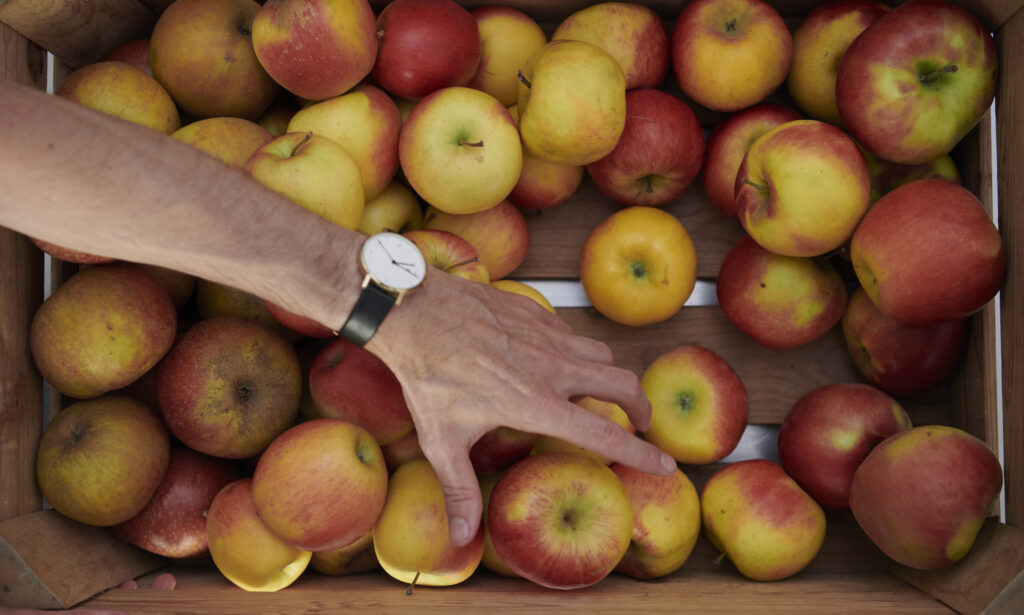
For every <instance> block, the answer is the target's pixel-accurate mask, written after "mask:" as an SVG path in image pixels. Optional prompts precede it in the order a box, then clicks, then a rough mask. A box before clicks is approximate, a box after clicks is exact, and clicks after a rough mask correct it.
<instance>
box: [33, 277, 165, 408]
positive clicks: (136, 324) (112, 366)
mask: <svg viewBox="0 0 1024 615" xmlns="http://www.w3.org/2000/svg"><path fill="white" fill-rule="evenodd" d="M177 321H178V315H177V312H176V311H175V309H174V304H173V303H171V298H170V296H169V295H168V294H167V291H166V290H164V288H163V287H162V286H160V284H158V283H157V281H156V280H154V279H153V278H152V277H151V276H150V275H149V274H148V273H146V272H145V271H143V270H142V269H141V268H140V267H138V266H137V265H133V264H131V263H121V262H118V263H111V264H108V265H93V266H91V267H88V268H86V269H82V270H79V271H78V273H75V274H74V275H72V276H71V277H70V278H68V279H67V280H66V281H65V282H64V284H62V285H61V286H60V287H58V288H57V290H55V291H53V293H52V294H51V295H50V296H49V297H48V298H47V299H46V301H44V302H43V304H42V305H40V306H39V308H38V309H37V310H36V312H35V314H34V315H33V316H32V323H31V325H30V327H29V346H30V349H31V351H32V358H33V359H34V361H35V365H36V367H37V368H38V369H39V372H40V373H41V374H42V376H43V378H45V379H46V380H47V381H48V382H49V383H50V384H51V385H53V386H54V388H56V389H57V390H58V391H60V392H61V393H63V394H64V395H68V396H70V397H74V398H77V399H88V398H91V397H98V396H99V395H102V394H103V393H106V392H108V391H113V390H115V389H120V388H122V387H124V386H127V385H128V384H130V383H132V382H133V381H135V380H136V379H138V378H139V377H140V376H142V375H143V374H145V373H146V372H147V371H149V370H150V368H152V367H153V366H154V365H156V363H157V361H159V360H160V358H161V357H163V356H164V355H165V354H166V353H167V351H168V350H169V349H170V348H171V345H172V344H173V343H174V336H175V334H176V333H177Z"/></svg>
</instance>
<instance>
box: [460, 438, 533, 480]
mask: <svg viewBox="0 0 1024 615" xmlns="http://www.w3.org/2000/svg"><path fill="white" fill-rule="evenodd" d="M538 438H539V436H538V435H537V434H535V433H530V432H528V431H520V430H518V429H513V428H511V427H495V428H494V429H492V430H490V431H488V432H487V433H485V434H484V435H482V436H480V439H479V440H477V441H476V442H474V443H473V446H472V447H471V448H470V449H469V460H470V461H471V462H472V463H473V471H475V472H476V473H477V474H490V473H493V472H501V471H504V470H506V469H508V467H509V466H510V465H512V464H513V463H515V462H517V461H519V460H520V459H522V458H523V457H526V456H527V455H529V454H530V451H531V450H533V446H534V445H535V444H536V443H537V439H538Z"/></svg>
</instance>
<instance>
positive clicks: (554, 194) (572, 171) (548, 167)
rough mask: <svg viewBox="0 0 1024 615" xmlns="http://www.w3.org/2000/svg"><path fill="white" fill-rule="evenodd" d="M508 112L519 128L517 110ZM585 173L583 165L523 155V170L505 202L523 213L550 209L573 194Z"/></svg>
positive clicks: (512, 108)
mask: <svg viewBox="0 0 1024 615" xmlns="http://www.w3.org/2000/svg"><path fill="white" fill-rule="evenodd" d="M508 112H509V115H511V116H512V121H514V122H515V123H516V126H518V125H519V106H518V105H512V106H510V107H509V108H508ZM584 171H585V167H583V166H582V165H574V164H559V163H557V162H550V161H547V160H544V159H543V158H538V157H537V156H534V155H533V154H531V153H529V152H527V151H523V168H522V170H521V171H520V172H519V179H518V180H516V185H515V187H513V188H512V192H509V193H508V200H509V201H511V202H512V204H514V205H515V206H516V207H518V208H519V209H522V210H525V211H534V210H542V209H551V208H552V207H555V206H557V205H561V204H562V203H564V202H565V201H567V200H568V199H569V197H571V196H572V195H573V194H575V193H576V190H578V189H579V187H580V184H581V183H583V175H584Z"/></svg>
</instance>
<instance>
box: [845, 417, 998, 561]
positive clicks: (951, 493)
mask: <svg viewBox="0 0 1024 615" xmlns="http://www.w3.org/2000/svg"><path fill="white" fill-rule="evenodd" d="M1002 484H1003V472H1002V468H1001V467H1000V466H999V459H998V458H997V457H996V455H995V453H993V452H992V450H991V449H989V448H988V446H986V445H985V443H984V442H982V441H981V440H979V439H978V438H976V437H974V436H972V435H971V434H969V433H967V432H965V431H962V430H960V429H956V428H954V427H947V426H944V425H924V426H921V427H915V428H914V429H910V430H907V431H902V432H899V433H897V434H895V435H892V436H890V437H889V438H887V439H886V440H884V441H883V442H882V443H881V444H879V445H878V446H876V447H875V448H874V450H872V451H871V453H870V454H869V455H868V456H867V458H866V459H865V460H864V461H863V462H862V463H861V464H860V467H858V468H857V472H856V474H854V475H853V484H852V486H851V487H850V509H851V510H852V511H853V516H854V517H855V518H856V519H857V523H858V524H860V526H861V528H863V530H864V533H866V534H867V535H868V537H869V538H871V540H872V541H873V542H874V543H875V544H876V545H877V546H878V548H880V549H881V550H882V551H884V552H885V554H886V555H888V556H889V557H891V558H892V559H894V560H896V561H897V562H899V563H901V564H903V565H904V566H910V567H912V568H918V569H923V570H934V569H937V568H944V567H946V566H949V565H951V564H953V563H955V562H957V561H960V560H961V559H963V557H964V556H965V555H967V553H968V552H969V551H970V550H971V547H972V546H973V545H974V540H975V538H976V537H977V534H978V530H980V529H981V526H982V524H983V523H984V522H985V518H986V517H988V516H989V515H990V514H991V512H992V506H993V504H994V503H995V502H996V499H997V498H998V497H999V491H1000V489H1001V488H1002Z"/></svg>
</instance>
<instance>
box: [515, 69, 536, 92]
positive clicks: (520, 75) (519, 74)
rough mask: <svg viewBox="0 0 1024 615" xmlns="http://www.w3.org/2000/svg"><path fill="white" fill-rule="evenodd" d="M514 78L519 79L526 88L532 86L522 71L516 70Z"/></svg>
mask: <svg viewBox="0 0 1024 615" xmlns="http://www.w3.org/2000/svg"><path fill="white" fill-rule="evenodd" d="M516 79H518V80H519V81H521V82H522V83H523V85H525V86H526V87H528V88H531V87H533V86H532V85H530V80H529V79H527V78H526V75H524V74H523V71H516Z"/></svg>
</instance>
